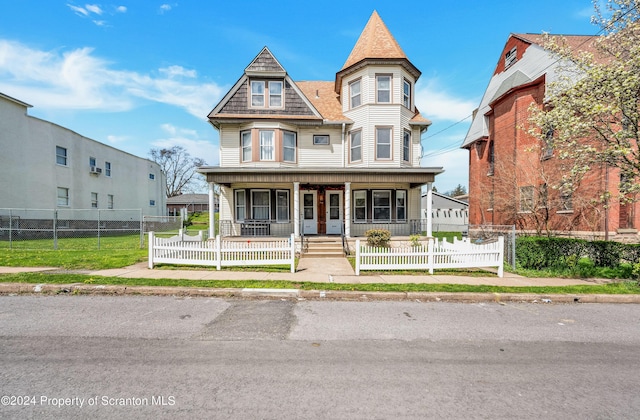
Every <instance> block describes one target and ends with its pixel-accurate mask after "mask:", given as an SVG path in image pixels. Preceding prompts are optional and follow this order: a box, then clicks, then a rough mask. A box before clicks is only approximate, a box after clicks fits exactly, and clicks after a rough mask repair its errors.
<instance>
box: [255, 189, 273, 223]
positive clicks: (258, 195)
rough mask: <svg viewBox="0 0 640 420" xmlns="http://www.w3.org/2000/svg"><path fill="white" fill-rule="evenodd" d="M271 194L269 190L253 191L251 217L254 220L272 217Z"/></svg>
mask: <svg viewBox="0 0 640 420" xmlns="http://www.w3.org/2000/svg"><path fill="white" fill-rule="evenodd" d="M270 212H271V194H270V191H269V190H252V191H251V217H252V218H253V219H254V220H269V219H271V217H270V216H271V215H270Z"/></svg>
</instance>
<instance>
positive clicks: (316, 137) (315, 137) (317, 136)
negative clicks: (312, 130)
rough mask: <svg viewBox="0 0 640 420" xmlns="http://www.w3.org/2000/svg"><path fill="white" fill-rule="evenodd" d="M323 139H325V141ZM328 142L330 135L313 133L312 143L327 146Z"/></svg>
mask: <svg viewBox="0 0 640 420" xmlns="http://www.w3.org/2000/svg"><path fill="white" fill-rule="evenodd" d="M324 139H326V141H325V140H324ZM321 140H322V141H321ZM329 144H331V137H330V136H329V135H328V134H314V135H313V145H314V146H327V145H329Z"/></svg>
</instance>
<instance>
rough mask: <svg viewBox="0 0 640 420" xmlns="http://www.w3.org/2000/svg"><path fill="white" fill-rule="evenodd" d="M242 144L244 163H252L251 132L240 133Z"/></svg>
mask: <svg viewBox="0 0 640 420" xmlns="http://www.w3.org/2000/svg"><path fill="white" fill-rule="evenodd" d="M240 143H241V145H240V146H241V147H242V161H243V162H250V161H251V131H243V132H242V133H240Z"/></svg>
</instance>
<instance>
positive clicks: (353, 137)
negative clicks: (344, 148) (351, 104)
mask: <svg viewBox="0 0 640 420" xmlns="http://www.w3.org/2000/svg"><path fill="white" fill-rule="evenodd" d="M349 136H350V145H349V148H350V153H349V160H350V161H351V162H357V161H360V160H362V131H359V130H358V131H353V132H351V133H350V135H349Z"/></svg>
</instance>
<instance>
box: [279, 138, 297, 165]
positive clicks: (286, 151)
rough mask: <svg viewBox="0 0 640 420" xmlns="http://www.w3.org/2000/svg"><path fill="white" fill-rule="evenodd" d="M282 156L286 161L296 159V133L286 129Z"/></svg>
mask: <svg viewBox="0 0 640 420" xmlns="http://www.w3.org/2000/svg"><path fill="white" fill-rule="evenodd" d="M282 158H283V160H284V161H285V162H295V161H296V133H294V132H291V131H284V132H283V134H282Z"/></svg>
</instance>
